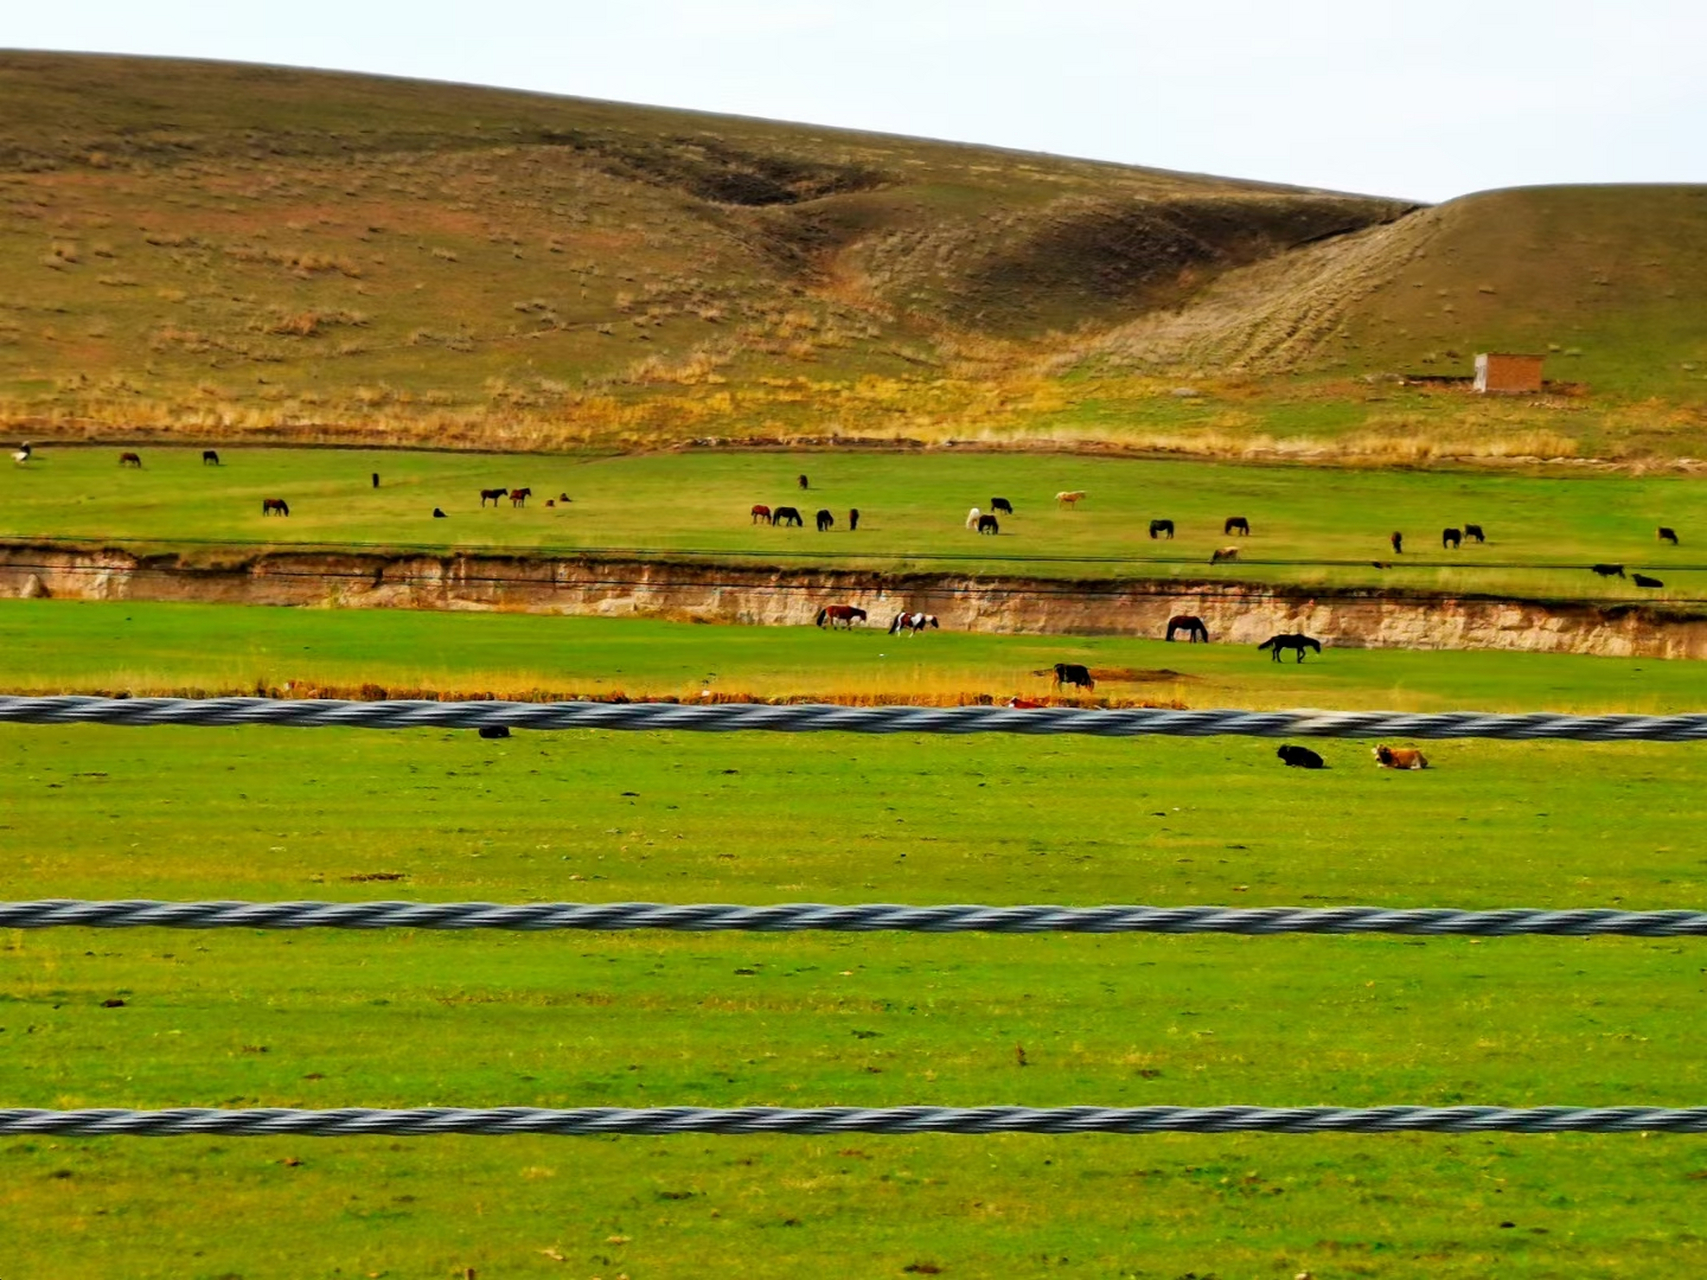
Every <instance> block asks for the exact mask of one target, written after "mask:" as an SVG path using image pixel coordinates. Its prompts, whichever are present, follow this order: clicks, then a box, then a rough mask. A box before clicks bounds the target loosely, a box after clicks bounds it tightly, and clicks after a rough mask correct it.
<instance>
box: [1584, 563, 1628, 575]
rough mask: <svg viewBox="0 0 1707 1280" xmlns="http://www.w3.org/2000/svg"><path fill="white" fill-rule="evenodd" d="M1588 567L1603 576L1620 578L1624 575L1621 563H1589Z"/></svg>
mask: <svg viewBox="0 0 1707 1280" xmlns="http://www.w3.org/2000/svg"><path fill="white" fill-rule="evenodd" d="M1589 568H1590V569H1591V570H1593V571H1594V572H1595V573H1598V574H1599V575H1600V576H1601V577H1603V578H1622V577H1623V576H1624V566H1623V565H1621V564H1591V565H1590V566H1589Z"/></svg>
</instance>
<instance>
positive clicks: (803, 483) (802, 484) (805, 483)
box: [795, 476, 812, 489]
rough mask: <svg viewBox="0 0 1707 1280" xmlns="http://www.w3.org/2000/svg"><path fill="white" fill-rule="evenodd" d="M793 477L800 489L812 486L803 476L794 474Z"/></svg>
mask: <svg viewBox="0 0 1707 1280" xmlns="http://www.w3.org/2000/svg"><path fill="white" fill-rule="evenodd" d="M795 479H796V480H797V481H798V482H799V484H800V487H801V488H802V489H810V488H811V487H812V486H811V484H810V483H809V482H808V481H807V479H806V477H805V476H796V477H795Z"/></svg>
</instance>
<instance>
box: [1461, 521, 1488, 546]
mask: <svg viewBox="0 0 1707 1280" xmlns="http://www.w3.org/2000/svg"><path fill="white" fill-rule="evenodd" d="M1464 536H1465V537H1466V538H1474V539H1475V540H1476V541H1477V542H1486V541H1487V540H1488V535H1487V534H1485V533H1483V532H1482V526H1481V525H1479V524H1467V525H1465V526H1464Z"/></svg>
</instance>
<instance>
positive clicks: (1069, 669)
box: [1055, 662, 1097, 692]
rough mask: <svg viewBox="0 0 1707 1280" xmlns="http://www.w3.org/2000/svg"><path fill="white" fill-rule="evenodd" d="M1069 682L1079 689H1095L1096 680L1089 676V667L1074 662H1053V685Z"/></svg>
mask: <svg viewBox="0 0 1707 1280" xmlns="http://www.w3.org/2000/svg"><path fill="white" fill-rule="evenodd" d="M1065 684H1070V685H1074V686H1076V687H1077V688H1080V689H1089V690H1091V691H1092V692H1095V691H1096V687H1097V682H1096V681H1095V680H1094V679H1092V678H1091V672H1090V668H1089V667H1081V666H1080V665H1079V664H1078V663H1076V662H1057V663H1056V664H1055V687H1056V688H1057V689H1059V688H1060V687H1061V686H1062V685H1065Z"/></svg>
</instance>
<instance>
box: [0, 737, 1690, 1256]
mask: <svg viewBox="0 0 1707 1280" xmlns="http://www.w3.org/2000/svg"><path fill="white" fill-rule="evenodd" d="M1272 747H1273V744H1272V743H1265V742H1260V741H1249V740H1243V739H1216V740H1207V741H1168V742H1148V741H1141V742H1120V743H1115V742H1104V741H1077V740H1072V739H1065V738H1063V739H1051V740H1046V741H1034V740H1017V739H1005V738H1000V737H980V738H977V739H973V740H969V741H949V740H945V739H941V738H929V737H923V738H914V737H902V738H898V739H884V740H872V739H864V738H847V737H843V736H841V735H808V736H805V737H800V738H795V737H790V736H783V735H746V734H742V735H728V736H723V735H719V736H715V737H713V736H706V735H694V734H674V735H601V734H595V733H586V732H576V733H563V734H521V735H518V736H517V737H515V738H512V739H510V740H508V741H506V742H497V743H494V742H485V741H481V740H480V739H478V738H476V737H475V736H474V735H473V734H472V733H441V732H399V733H376V732H362V731H342V730H328V731H323V732H318V733H298V732H293V731H290V730H265V729H260V730H257V729H229V730H227V729H220V730H192V729H160V730H125V729H113V728H89V727H81V728H76V727H73V728H24V727H7V728H5V729H4V730H0V762H3V763H4V768H5V776H6V778H7V780H8V781H7V796H8V804H7V807H6V811H5V815H4V825H5V826H6V828H7V830H6V832H5V836H6V844H7V847H8V850H9V853H8V859H7V868H6V871H5V874H4V877H3V882H4V886H5V890H4V891H5V896H7V897H33V896H42V895H49V894H52V895H90V896H133V895H134V896H164V897H200V896H239V897H254V898H298V897H325V898H347V899H361V898H368V897H376V896H378V897H407V898H429V899H463V898H484V899H490V900H501V901H520V900H529V899H539V898H544V899H562V898H572V899H583V900H625V899H658V900H667V901H688V900H699V901H705V900H713V901H715V900H724V901H789V900H812V899H829V900H838V901H859V900H874V901H875V900H883V901H913V902H932V901H939V902H940V901H968V900H971V901H1000V902H1021V901H1063V902H1084V903H1089V902H1106V901H1123V900H1144V901H1153V902H1197V901H1217V902H1219V901H1231V902H1249V903H1252V904H1259V903H1278V902H1304V903H1314V904H1326V903H1332V902H1363V901H1372V902H1383V903H1388V904H1393V905H1400V904H1411V903H1454V904H1466V905H1472V904H1475V905H1500V904H1511V903H1519V902H1521V903H1525V904H1534V905H1560V906H1566V905H1586V904H1595V905H1600V904H1610V903H1622V904H1624V905H1627V906H1632V907H1648V906H1653V907H1658V906H1666V905H1677V904H1687V903H1689V902H1692V901H1696V900H1699V897H1700V895H1701V892H1702V888H1703V880H1704V877H1707V872H1704V870H1703V866H1704V864H1703V862H1702V860H1701V859H1700V857H1699V850H1698V849H1695V848H1694V847H1693V846H1691V845H1690V844H1689V842H1688V841H1687V839H1684V838H1680V836H1679V832H1680V831H1684V832H1686V831H1687V830H1689V829H1691V828H1692V827H1694V826H1695V825H1698V824H1699V822H1700V820H1701V817H1702V814H1701V812H1700V800H1699V797H1698V794H1697V792H1698V789H1697V788H1695V787H1694V785H1693V783H1694V779H1695V776H1696V772H1697V770H1696V768H1695V763H1696V762H1695V761H1694V749H1693V748H1680V747H1665V746H1658V745H1634V746H1581V745H1573V744H1547V743H1543V744H1495V743H1477V742H1465V743H1442V744H1436V745H1435V746H1433V747H1431V753H1432V754H1433V756H1434V760H1435V765H1436V768H1435V769H1434V770H1431V771H1429V772H1428V773H1424V774H1418V775H1395V774H1390V773H1382V772H1380V771H1377V770H1375V769H1374V768H1372V767H1370V765H1369V763H1368V759H1367V754H1366V748H1365V746H1364V745H1362V744H1357V743H1338V744H1336V743H1328V744H1325V745H1324V750H1325V751H1326V753H1327V754H1328V756H1329V758H1330V762H1331V764H1332V766H1333V767H1332V768H1331V769H1330V770H1328V771H1327V772H1324V773H1320V774H1311V775H1304V774H1299V773H1296V772H1294V771H1289V770H1285V769H1282V768H1281V767H1280V766H1279V764H1278V762H1277V761H1275V760H1274V758H1273V754H1272ZM1692 950H1693V946H1692V944H1690V943H1687V942H1677V943H1669V942H1668V943H1663V944H1662V943H1642V942H1630V941H1599V942H1572V941H1563V940H1543V939H1534V940H1513V941H1507V942H1487V943H1481V944H1478V943H1475V942H1472V941H1468V940H1432V941H1423V940H1416V939H1412V940H1400V939H1336V938H1282V939H1265V940H1241V939H1216V938H1209V939H1158V938H1102V939H1098V938H1084V937H1076V938H1075V937H1044V938H1012V939H999V938H978V937H955V938H926V937H918V936H890V935H879V936H873V937H858V938H855V937H834V936H817V935H809V936H802V937H777V938H764V937H723V936H708V937H693V936H669V935H654V934H632V935H615V936H605V935H586V936H528V937H508V936H499V935H478V936H452V935H442V934H417V933H407V932H398V933H385V934H379V935H338V934H318V933H315V934H299V935H288V934H268V933H262V932H248V933H209V934H202V933H184V934H180V933H173V932H170V931H136V932H122V933H119V932H98V933H81V932H77V931H66V932H52V933H44V934H28V933H21V932H13V933H10V934H8V935H7V936H6V937H5V938H4V939H3V940H0V974H3V975H4V977H3V980H0V991H3V992H4V995H3V997H0V1027H3V1028H4V1030H0V1079H3V1080H4V1091H5V1094H6V1100H7V1101H8V1103H10V1104H13V1105H39V1106H52V1107H63V1106H80V1105H135V1106H165V1105H174V1104H186V1105H188V1104H205V1105H217V1106H241V1105H272V1104H277V1105H293V1106H337V1105H382V1106H383V1105H408V1104H422V1103H429V1102H431V1103H438V1104H446V1105H454V1104H469V1105H484V1104H494V1103H511V1104H539V1105H578V1104H616V1105H641V1106H644V1105H653V1104H661V1103H666V1102H667V1103H699V1104H703V1105H713V1106H717V1105H739V1104H744V1103H775V1104H784V1105H811V1104H817V1103H845V1104H872V1105H881V1104H887V1103H901V1102H941V1103H946V1104H967V1103H978V1102H989V1101H1022V1102H1027V1103H1038V1104H1053V1103H1078V1102H1087V1101H1095V1102H1102V1103H1110V1104H1132V1105H1138V1104H1143V1103H1161V1102H1168V1103H1200V1104H1206V1105H1207V1104H1216V1103H1223V1102H1230V1101H1262V1102H1270V1103H1314V1102H1328V1103H1348V1104H1351V1103H1375V1102H1383V1101H1393V1100H1408V1101H1418V1102H1424V1103H1441V1104H1444V1103H1452V1102H1468V1101H1498V1102H1505V1103H1510V1104H1529V1103H1544V1102H1560V1101H1565V1102H1572V1103H1590V1104H1592V1103H1598V1102H1604V1103H1623V1102H1661V1103H1668V1102H1669V1103H1675V1104H1679V1105H1681V1104H1687V1103H1691V1102H1694V1101H1696V1100H1697V1099H1698V1097H1699V1095H1700V1090H1701V1087H1702V1084H1703V1067H1702V1065H1701V1064H1702V1060H1703V1052H1702V1050H1703V1047H1704V1046H1703V1045H1702V1044H1701V1043H1700V1039H1701V1037H1700V1034H1699V1020H1698V1019H1694V1018H1692V1016H1691V1014H1692V1011H1693V1010H1694V1008H1695V1006H1696V1004H1697V1002H1698V1001H1699V994H1700V981H1701V979H1700V973H1699V968H1700V966H1699V964H1698V963H1696V961H1695V960H1693V959H1691V955H1690V953H1691V951H1692ZM113 1000H120V1001H123V1002H124V1003H123V1004H122V1006H117V1007H108V1006H107V1005H106V1004H105V1002H107V1001H113ZM1019 1049H1023V1050H1024V1051H1025V1053H1024V1056H1025V1065H1024V1066H1021V1065H1020V1061H1019V1054H1018V1052H1017V1050H1019ZM0 1160H3V1161H4V1162H5V1168H6V1177H5V1179H4V1181H3V1183H0V1185H3V1187H4V1190H3V1191H0V1234H3V1235H4V1237H5V1238H6V1239H7V1240H8V1242H9V1243H8V1252H9V1258H10V1260H11V1261H12V1263H13V1265H15V1266H19V1267H22V1268H23V1273H24V1274H53V1275H56V1276H57V1275H63V1276H84V1275H87V1276H97V1275H105V1274H112V1273H113V1271H114V1269H115V1268H117V1269H119V1270H122V1271H123V1272H124V1273H125V1274H127V1275H137V1276H153V1275H160V1276H165V1275H172V1276H184V1275H194V1276H203V1275H205V1276H217V1275H228V1274H241V1275H244V1276H250V1277H258V1276H296V1275H303V1274H332V1273H334V1271H335V1270H336V1269H339V1268H342V1269H343V1271H344V1273H346V1274H348V1273H350V1272H351V1271H352V1270H354V1269H359V1270H361V1271H362V1272H363V1273H372V1272H380V1273H382V1274H393V1275H418V1274H419V1275H443V1274H452V1273H460V1271H461V1269H462V1268H465V1267H473V1268H476V1269H477V1270H478V1271H480V1272H482V1273H498V1274H565V1273H568V1274H584V1275H603V1276H610V1275H615V1274H617V1273H619V1272H620V1273H622V1274H628V1275H635V1276H638V1275H643V1274H657V1275H667V1274H681V1273H682V1272H683V1271H684V1269H690V1268H691V1269H692V1270H694V1271H695V1272H696V1273H697V1274H718V1275H736V1274H740V1275H753V1276H783V1275H790V1274H797V1273H798V1271H799V1270H800V1269H801V1268H802V1267H803V1266H805V1265H809V1263H808V1260H809V1259H822V1258H823V1257H824V1256H826V1255H828V1254H829V1253H831V1252H832V1251H833V1252H834V1253H836V1254H838V1255H840V1256H842V1257H845V1258H846V1259H848V1262H847V1263H846V1264H845V1265H846V1266H847V1267H848V1268H849V1269H850V1270H851V1271H853V1272H857V1273H859V1274H873V1275H889V1274H896V1275H900V1274H905V1273H906V1269H907V1268H909V1267H912V1268H915V1269H916V1268H918V1267H920V1266H933V1267H940V1268H942V1269H943V1271H944V1273H945V1274H989V1273H991V1272H992V1271H997V1270H999V1271H1001V1272H1003V1273H1006V1274H1018V1275H1042V1274H1045V1273H1048V1274H1057V1275H1059V1274H1082V1275H1097V1276H1101V1275H1111V1274H1141V1275H1169V1276H1177V1275H1180V1274H1183V1273H1184V1272H1186V1271H1188V1270H1195V1271H1197V1272H1198V1273H1199V1274H1204V1273H1207V1272H1209V1271H1214V1272H1215V1273H1216V1274H1270V1273H1273V1274H1282V1273H1283V1274H1288V1275H1291V1274H1295V1273H1296V1272H1297V1271H1300V1270H1311V1271H1313V1272H1315V1273H1317V1274H1334V1273H1336V1272H1339V1271H1342V1270H1349V1269H1351V1268H1353V1267H1355V1269H1356V1273H1358V1274H1366V1275H1382V1274H1391V1275H1403V1274H1414V1272H1415V1270H1416V1269H1417V1268H1419V1267H1422V1268H1426V1269H1427V1270H1429V1271H1430V1272H1431V1273H1432V1274H1440V1275H1462V1276H1476V1275H1485V1274H1488V1272H1489V1271H1490V1270H1495V1269H1497V1270H1499V1271H1500V1272H1501V1273H1502V1274H1511V1275H1534V1276H1541V1275H1551V1274H1559V1273H1560V1272H1561V1271H1570V1270H1575V1269H1578V1268H1580V1267H1581V1266H1583V1265H1584V1264H1585V1262H1587V1263H1590V1264H1592V1265H1594V1266H1595V1267H1596V1268H1597V1269H1599V1270H1603V1271H1606V1272H1609V1273H1614V1274H1617V1273H1622V1274H1630V1275H1642V1274H1664V1273H1667V1272H1670V1273H1673V1274H1675V1273H1676V1272H1677V1271H1678V1270H1688V1269H1691V1267H1692V1264H1693V1261H1694V1260H1695V1259H1696V1258H1697V1257H1698V1256H1699V1253H1700V1250H1701V1241H1700V1238H1699V1234H1698V1222H1699V1214H1698V1212H1697V1210H1696V1207H1695V1204H1694V1200H1695V1197H1697V1196H1699V1195H1700V1194H1701V1193H1700V1192H1699V1191H1698V1190H1697V1187H1698V1186H1699V1180H1698V1178H1697V1176H1696V1175H1697V1174H1698V1171H1699V1170H1700V1168H1701V1165H1702V1160H1701V1157H1700V1153H1699V1150H1698V1148H1697V1146H1696V1144H1694V1143H1693V1142H1691V1141H1689V1140H1677V1139H1658V1140H1655V1141H1652V1142H1649V1141H1645V1140H1642V1139H1638V1138H1634V1137H1628V1138H1605V1139H1569V1138H1567V1139H1524V1138H1512V1137H1504V1136H1500V1137H1490V1138H1404V1137H1400V1138H1391V1139H1367V1138H1365V1139H1354V1138H1329V1139H1273V1138H1270V1139H1261V1138H1216V1139H1163V1140H1149V1139H1126V1140H1102V1139H994V1140H984V1139H979V1140H976V1141H973V1140H963V1139H913V1140H893V1139H873V1138H841V1139H823V1140H815V1139H783V1140H772V1139H767V1140H745V1139H704V1138H694V1139H681V1140H628V1139H624V1140H616V1141H598V1142H591V1141H580V1140H559V1141H542V1140H533V1139H527V1140H510V1139H503V1140H496V1139H482V1140H405V1141H397V1142H387V1141H383V1140H374V1141H371V1142H359V1141H336V1142H315V1141H307V1140H298V1141H273V1140H266V1141H255V1140H226V1139H221V1140H212V1141H209V1140H201V1139H183V1140H179V1139H169V1140H157V1141H142V1140H136V1139H120V1140H111V1141H81V1140H78V1141H49V1140H38V1141H10V1142H7V1143H5V1144H0ZM1507 1224H1511V1225H1509V1226H1508V1225H1507ZM121 1260H122V1261H121ZM914 1273H915V1274H916V1273H917V1272H916V1270H915V1272H914Z"/></svg>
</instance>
